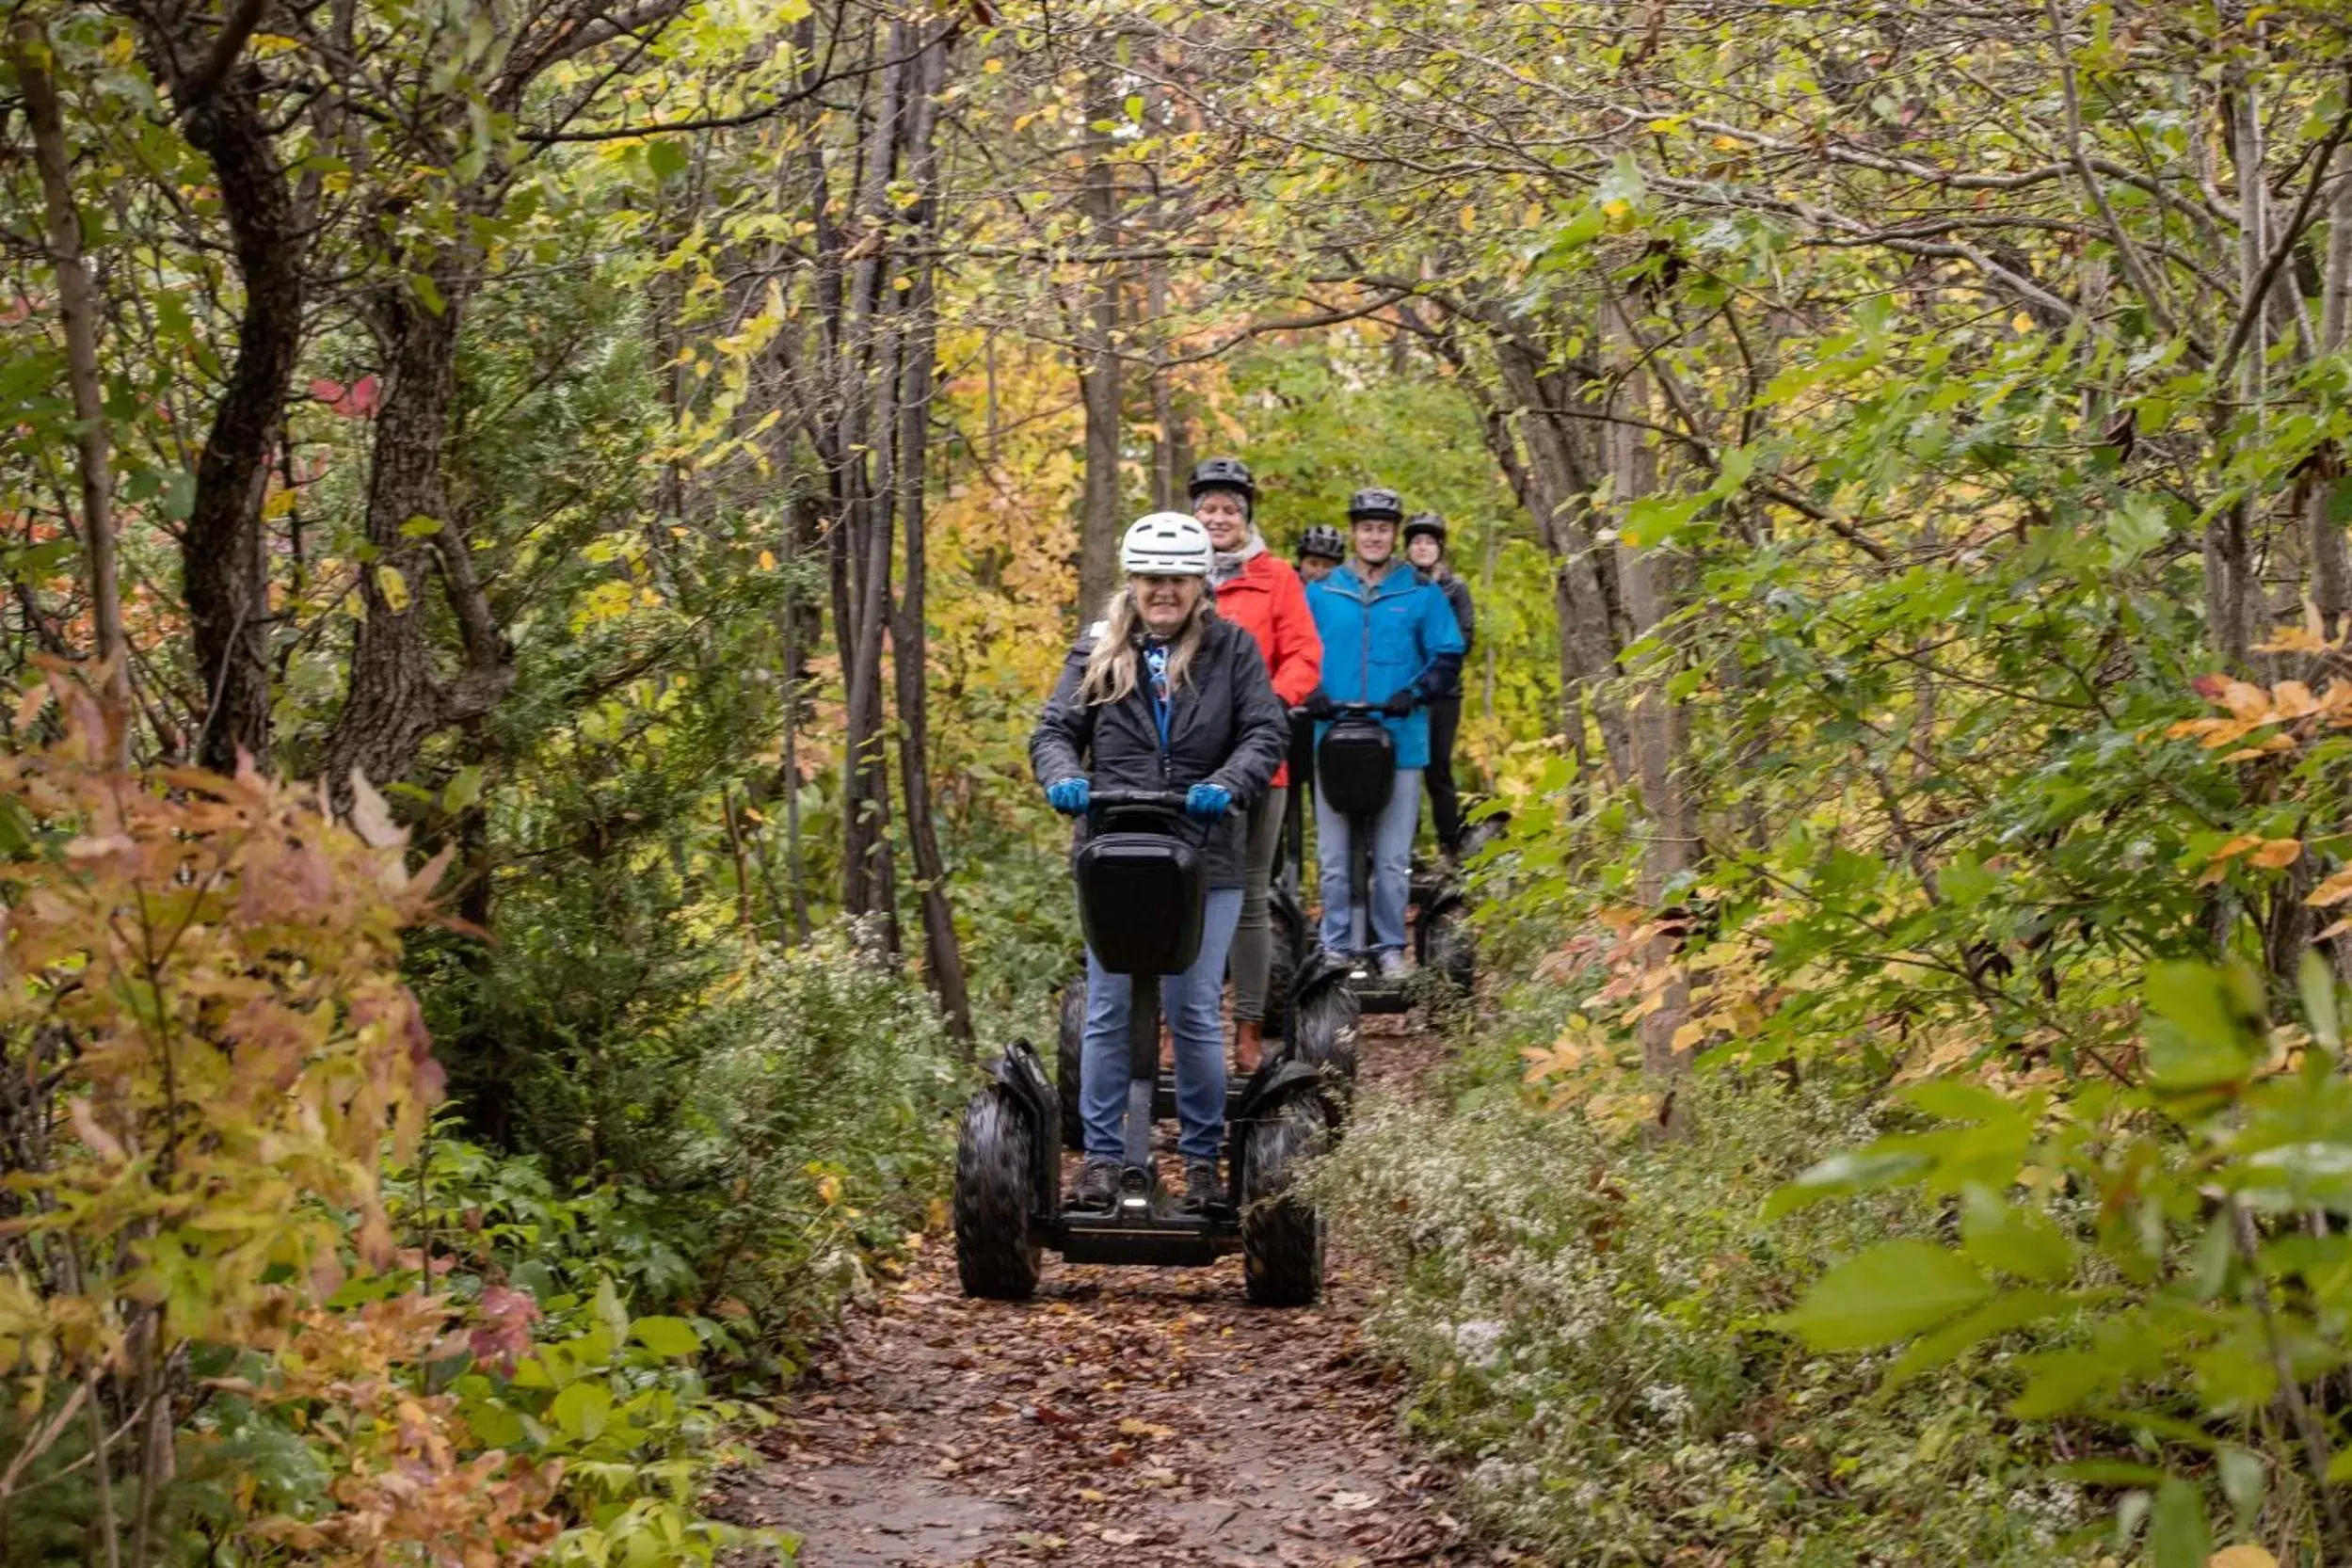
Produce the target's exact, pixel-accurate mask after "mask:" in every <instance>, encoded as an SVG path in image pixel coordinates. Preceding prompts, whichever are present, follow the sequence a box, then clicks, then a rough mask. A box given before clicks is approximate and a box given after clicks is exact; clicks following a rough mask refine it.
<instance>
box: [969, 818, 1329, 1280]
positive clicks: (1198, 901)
mask: <svg viewBox="0 0 2352 1568" xmlns="http://www.w3.org/2000/svg"><path fill="white" fill-rule="evenodd" d="M1183 813H1184V797H1183V796H1182V795H1181V794H1171V793H1163V792H1158V791H1129V790H1101V791H1096V792H1095V794H1094V797H1093V800H1092V801H1091V802H1090V804H1089V806H1088V815H1089V818H1090V821H1091V824H1092V825H1093V827H1094V829H1095V831H1094V833H1093V834H1092V835H1091V836H1090V837H1089V838H1088V840H1086V842H1085V843H1084V844H1083V845H1081V846H1080V849H1079V852H1078V854H1077V856H1075V858H1074V869H1075V872H1076V877H1077V882H1078V898H1079V916H1080V922H1081V924H1082V925H1083V926H1084V928H1085V932H1086V943H1087V946H1088V947H1089V948H1090V949H1091V950H1093V952H1094V954H1095V957H1096V961H1097V962H1098V963H1100V964H1101V965H1102V967H1103V968H1106V969H1108V970H1109V971H1111V972H1112V973H1113V974H1124V975H1127V976H1128V977H1129V979H1130V982H1131V984H1132V985H1133V993H1132V996H1131V999H1130V1006H1129V1009H1128V1096H1127V1112H1126V1115H1125V1117H1124V1119H1123V1125H1122V1141H1123V1145H1124V1146H1123V1149H1122V1154H1121V1165H1122V1169H1121V1171H1120V1175H1119V1192H1118V1195H1117V1197H1116V1199H1115V1200H1114V1202H1113V1203H1112V1207H1111V1208H1107V1209H1081V1208H1078V1207H1076V1205H1075V1204H1073V1203H1071V1202H1070V1201H1068V1200H1067V1199H1066V1198H1065V1197H1064V1194H1063V1192H1062V1190H1061V1160H1060V1158H1059V1146H1060V1144H1062V1142H1063V1141H1062V1140H1061V1139H1060V1138H1058V1137H1056V1136H1055V1134H1056V1133H1057V1132H1058V1131H1059V1130H1060V1125H1061V1117H1060V1114H1059V1108H1058V1107H1057V1105H1056V1103H1055V1097H1054V1091H1053V1086H1052V1085H1051V1084H1050V1083H1048V1081H1047V1079H1046V1072H1045V1064H1043V1063H1042V1062H1040V1061H1039V1060H1038V1058H1037V1053H1036V1050H1035V1049H1034V1048H1032V1046H1031V1045H1030V1043H1029V1042H1028V1041H1027V1040H1016V1041H1015V1042H1014V1043H1013V1045H1012V1046H1011V1047H1010V1048H1007V1049H1006V1051H1005V1053H1004V1055H1003V1057H1002V1058H1001V1059H1000V1061H999V1062H998V1064H997V1069H996V1076H995V1080H994V1081H993V1082H991V1083H989V1084H987V1085H986V1086H985V1087H984V1088H982V1089H981V1090H980V1092H979V1093H978V1094H976V1095H974V1096H972V1098H971V1101H970V1103H969V1104H968V1106H967V1107H966V1108H965V1112H964V1125H963V1128H962V1131H961V1133H960V1135H959V1136H958V1138H957V1141H956V1151H955V1265H956V1273H957V1276H958V1277H959V1279H960V1280H961V1281H962V1284H963V1288H964V1293H965V1294H966V1295H969V1296H984V1297H993V1298H997V1299H1000V1300H1020V1299H1023V1298H1026V1297H1027V1296H1029V1295H1030V1294H1031V1293H1032V1291H1034V1290H1035V1289H1036V1288H1037V1279H1038V1273H1039V1263H1040V1258H1041V1256H1042V1254H1043V1253H1044V1252H1046V1251H1048V1250H1051V1251H1054V1252H1058V1253H1060V1254H1061V1255H1062V1256H1064V1257H1065V1258H1067V1259H1068V1260H1070V1261H1071V1262H1073V1263H1109V1264H1140V1265H1146V1266H1159V1267H1167V1266H1175V1267H1192V1266H1197V1265H1201V1264H1206V1263H1210V1262H1213V1261H1215V1260H1216V1259H1217V1258H1219V1257H1222V1256H1224V1255H1225V1254H1227V1253H1231V1252H1237V1251H1238V1252H1240V1254H1241V1256H1242V1277H1243V1280H1244V1283H1245V1285H1246V1287H1247V1288H1248V1292H1249V1297H1250V1300H1252V1301H1253V1302H1256V1303H1258V1304H1261V1305H1267V1306H1297V1305H1304V1304H1307V1303H1310V1302H1313V1301H1314V1300H1315V1299H1316V1298H1317V1297H1318V1296H1319V1295H1320V1293H1321V1291H1322V1281H1323V1220H1322V1215H1321V1214H1320V1212H1319V1211H1318V1210H1317V1209H1316V1208H1314V1207H1313V1206H1312V1205H1310V1204H1308V1203H1307V1202H1306V1201H1305V1200H1304V1198H1302V1197H1301V1196H1299V1195H1298V1194H1297V1193H1295V1192H1292V1191H1291V1184H1292V1181H1293V1179H1294V1177H1295V1176H1296V1174H1297V1171H1298V1167H1299V1164H1300V1162H1301V1161H1302V1160H1304V1159H1305V1158H1306V1157H1308V1156H1309V1155H1311V1154H1313V1153H1315V1152H1317V1151H1318V1150H1319V1149H1320V1148H1321V1147H1323V1146H1324V1144H1326V1143H1327V1142H1328V1140H1329V1139H1330V1137H1331V1135H1332V1133H1333V1131H1334V1129H1335V1128H1336V1125H1337V1122H1338V1117H1339V1107H1338V1105H1337V1104H1336V1102H1335V1100H1334V1097H1333V1096H1332V1095H1331V1094H1330V1093H1329V1091H1328V1089H1327V1087H1326V1085H1325V1081H1324V1078H1323V1075H1322V1074H1321V1073H1320V1072H1319V1071H1317V1070H1316V1069H1315V1068H1314V1067H1313V1066H1311V1065H1308V1064H1305V1063H1304V1062H1300V1061H1297V1060H1295V1059H1294V1058H1293V1057H1292V1055H1291V1053H1289V1052H1288V1051H1284V1052H1278V1053H1270V1054H1269V1056H1268V1058H1267V1060H1266V1062H1265V1063H1264V1064H1262V1065H1261V1066H1260V1067H1259V1068H1258V1070H1257V1072H1256V1074H1254V1075H1253V1076H1252V1077H1251V1079H1250V1080H1249V1082H1248V1083H1247V1084H1246V1085H1244V1086H1243V1088H1242V1089H1241V1091H1240V1096H1239V1099H1238V1104H1237V1105H1236V1107H1235V1110H1234V1112H1233V1113H1231V1114H1230V1115H1229V1116H1228V1118H1227V1121H1226V1149H1225V1169H1226V1178H1225V1189H1224V1192H1223V1193H1222V1194H1220V1196H1219V1197H1218V1198H1216V1199H1215V1200H1212V1201H1211V1202H1209V1203H1208V1204H1207V1205H1205V1206H1203V1208H1200V1209H1198V1210H1195V1211H1188V1210H1185V1209H1182V1208H1178V1207H1177V1206H1176V1203H1175V1201H1174V1200H1173V1198H1172V1197H1171V1196H1170V1194H1168V1193H1167V1192H1164V1191H1163V1190H1162V1189H1161V1187H1160V1176H1159V1172H1158V1169H1157V1167H1156V1165H1155V1163H1154V1161H1153V1160H1152V1153H1151V1124H1152V1113H1153V1110H1154V1105H1153V1101H1154V1097H1155V1089H1156V1088H1157V1085H1158V1080H1159V1077H1160V977H1161V976H1162V975H1166V974H1175V973H1178V972H1180V971H1182V970H1183V969H1184V968H1186V966H1188V965H1190V964H1191V963H1192V960H1193V958H1194V957H1195V956H1196V955H1197V954H1198V952H1200V940H1201V920H1202V914H1203V908H1204V905H1205V904H1206V902H1207V891H1206V879H1205V876H1204V873H1203V871H1202V866H1201V858H1200V853H1199V849H1198V847H1197V844H1196V841H1195V840H1194V838H1193V836H1192V828H1191V824H1189V823H1188V821H1187V819H1186V818H1185V816H1184V814H1183Z"/></svg>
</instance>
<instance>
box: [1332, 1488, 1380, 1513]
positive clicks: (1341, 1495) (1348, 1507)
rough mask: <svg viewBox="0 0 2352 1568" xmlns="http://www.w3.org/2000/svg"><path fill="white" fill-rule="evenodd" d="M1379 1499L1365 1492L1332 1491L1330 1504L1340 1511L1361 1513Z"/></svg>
mask: <svg viewBox="0 0 2352 1568" xmlns="http://www.w3.org/2000/svg"><path fill="white" fill-rule="evenodd" d="M1379 1501H1380V1499H1379V1498H1378V1497H1376V1496H1372V1495H1371V1494H1369V1493H1367V1492H1334V1493H1333V1494H1332V1495H1331V1506H1332V1507H1333V1508H1334V1509H1336V1510H1337V1511H1338V1512H1341V1513H1361V1512H1364V1511H1365V1510H1366V1509H1368V1508H1371V1507H1373V1506H1374V1505H1376V1504H1377V1503H1379Z"/></svg>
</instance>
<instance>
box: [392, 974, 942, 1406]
mask: <svg viewBox="0 0 2352 1568" xmlns="http://www.w3.org/2000/svg"><path fill="white" fill-rule="evenodd" d="M580 941H581V943H582V946H581V948H579V949H577V950H573V951H570V952H563V951H560V950H559V949H558V948H557V947H556V946H555V945H553V944H551V946H550V948H549V949H548V950H546V951H545V952H544V954H543V957H544V961H546V962H548V963H549V964H550V965H552V966H553V968H554V975H555V977H556V979H560V978H561V977H565V976H570V977H574V978H577V977H578V976H579V973H580V966H582V965H584V964H599V965H603V966H606V967H607V980H606V988H605V992H604V995H603V997H602V998H601V999H600V1000H601V1002H602V1003H603V1004H605V1005H608V1006H611V1007H612V1009H613V1012H612V1014H611V1015H610V1017H611V1018H612V1020H613V1021H611V1022H609V1023H604V1024H602V1025H601V1026H600V1030H599V1032H598V1034H597V1035H596V1036H595V1037H596V1038H598V1039H600V1040H601V1041H603V1042H605V1044H604V1045H603V1047H602V1048H601V1050H600V1053H597V1054H590V1053H587V1052H580V1053H576V1054H571V1055H569V1056H568V1057H556V1058H553V1059H552V1060H545V1061H543V1062H542V1063H541V1064H539V1065H538V1066H537V1067H536V1070H535V1071H534V1072H533V1073H532V1074H531V1075H530V1076H529V1077H527V1078H525V1079H524V1080H522V1081H521V1082H520V1084H518V1085H517V1086H516V1104H517V1109H518V1116H519V1126H520V1128H522V1129H523V1131H524V1134H525V1136H526V1138H527V1140H528V1142H529V1143H530V1144H533V1145H535V1146H536V1147H538V1148H541V1149H543V1150H544V1151H545V1152H544V1160H545V1161H546V1168H547V1169H548V1170H549V1171H551V1172H552V1173H554V1174H555V1176H556V1178H557V1180H558V1181H559V1182H560V1183H563V1184H569V1183H573V1182H583V1183H585V1182H594V1183H597V1184H598V1189H597V1191H596V1192H594V1193H592V1194H591V1195H590V1196H589V1197H588V1198H586V1199H584V1200H581V1201H584V1202H587V1203H591V1204H593V1205H595V1206H596V1208H595V1211H594V1212H595V1218H594V1223H593V1224H591V1225H589V1226H588V1227H587V1230H586V1235H585V1237H584V1241H585V1242H586V1244H592V1245H593V1246H594V1247H595V1248H597V1249H598V1251H599V1253H600V1255H604V1256H609V1257H610V1258H611V1259H612V1260H613V1261H614V1262H615V1263H616V1264H618V1265H619V1266H620V1267H621V1268H622V1269H623V1270H624V1271H625V1277H626V1279H627V1280H628V1281H629V1282H631V1283H632V1286H633V1290H634V1292H635V1293H636V1294H638V1295H639V1296H640V1298H641V1299H645V1300H649V1301H657V1302H679V1303H684V1304H691V1305H692V1307H693V1308H694V1310H696V1311H697V1312H703V1313H709V1314H714V1315H721V1316H724V1317H725V1318H727V1319H728V1320H729V1321H730V1323H732V1324H733V1325H734V1326H733V1327H732V1328H730V1330H729V1333H728V1336H726V1344H727V1346H728V1350H729V1352H730V1353H731V1354H732V1355H734V1356H736V1357H739V1358H743V1359H744V1360H747V1361H750V1362H753V1363H757V1364H762V1365H770V1364H772V1363H773V1361H774V1359H775V1358H776V1357H778V1356H781V1357H783V1358H784V1359H785V1360H786V1361H787V1362H789V1361H790V1360H791V1359H792V1357H793V1356H794V1355H795V1354H796V1352H797V1346H798V1345H799V1344H800V1343H801V1342H803V1341H804V1340H805V1339H806V1338H808V1336H810V1335H812V1334H813V1333H814V1332H816V1331H817V1330H818V1329H819V1328H821V1327H822V1326H823V1325H824V1323H825V1322H826V1321H827V1320H829V1318H830V1315H831V1312H832V1309H833V1307H834V1306H835V1305H836V1304H838V1302H839V1301H840V1299H841V1298H842V1297H843V1296H844V1295H845V1294H847V1293H850V1292H853V1291H856V1290H859V1289H862V1288H864V1286H865V1281H866V1278H867V1268H868V1264H867V1258H868V1256H869V1254H871V1253H872V1252H875V1251H884V1252H887V1251H888V1250H890V1249H892V1248H895V1247H896V1246H897V1245H898V1244H899V1242H900V1241H901V1240H902V1239H903V1237H904V1234H905V1233H906V1232H907V1231H908V1230H909V1229H911V1228H920V1226H921V1225H923V1224H926V1223H927V1219H928V1215H929V1213H930V1208H931V1205H932V1203H933V1200H934V1198H935V1196H936V1193H937V1192H938V1191H939V1188H940V1183H941V1180H942V1178H943V1174H944V1169H945V1160H946V1158H947V1154H948V1150H949V1147H950V1142H949V1141H950V1136H951V1131H952V1128H951V1121H950V1116H951V1112H952V1109H953V1107H954V1106H955V1105H956V1104H958V1103H960V1101H961V1099H962V1096H963V1093H964V1088H965V1069H964V1067H963V1065H962V1064H961V1061H960V1058H959V1057H958V1055H957V1053H956V1052H955V1051H954V1050H953V1048H952V1046H951V1045H950V1043H949V1041H948V1039H947V1037H946V1033H945V1031H944V1030H943V1028H942V1027H941V1025H940V1022H939V1018H938V1015H937V1011H936V1007H935V1006H934V1005H933V1003H932V1001H931V1000H930V998H929V997H928V996H927V995H926V994H925V993H924V992H923V991H922V990H921V989H920V987H919V986H916V985H914V984H910V983H909V982H907V981H906V980H905V979H904V978H903V977H902V976H901V975H899V974H898V973H897V971H896V970H895V968H893V967H892V966H890V965H889V964H888V963H886V962H884V961H882V960H880V959H878V958H876V957H873V956H872V955H871V954H869V953H866V952H862V951H861V950H860V949H858V948H857V946H856V944H855V942H854V941H853V939H852V936H851V934H850V933H849V932H847V931H845V930H844V931H837V932H832V933H828V934H826V935H825V936H824V938H823V939H822V940H820V941H819V942H817V943H816V944H814V945H812V946H809V947H807V948H804V949H801V950H799V951H797V952H793V953H792V954H789V955H781V956H778V955H772V954H759V953H745V952H743V951H742V950H741V949H740V948H736V947H735V946H734V944H733V943H732V942H730V941H726V940H721V941H719V942H717V943H714V944H712V945H711V947H710V951H709V952H708V953H707V954H706V955H705V956H706V958H708V959H709V960H711V962H709V963H707V964H701V965H697V964H695V963H693V962H691V961H689V960H687V959H685V958H682V957H680V958H679V959H677V960H676V962H677V964H678V966H679V967H678V968H673V969H669V970H663V969H660V968H650V972H648V969H649V967H648V966H647V965H646V964H645V962H644V959H645V955H644V954H642V953H638V954H632V953H628V952H620V951H618V950H617V945H616V943H615V942H614V941H613V939H612V938H611V936H589V935H588V934H586V933H585V932H583V933H581V934H580ZM718 960H731V961H732V962H733V963H735V964H737V965H739V966H740V968H733V969H730V970H726V971H721V970H719V969H718V968H717V962H716V961H718ZM556 979H551V980H550V981H549V982H548V984H556ZM550 994H562V993H559V992H551V993H550ZM565 1061H568V1062H569V1063H570V1064H571V1067H572V1070H571V1071H570V1072H568V1073H567V1072H565V1071H564V1070H562V1067H561V1065H560V1064H562V1063H564V1062H565ZM537 1169H538V1166H537V1164H536V1162H530V1163H526V1164H524V1165H522V1166H520V1167H515V1166H502V1167H499V1168H497V1170H496V1171H495V1172H494V1173H486V1174H485V1176H483V1179H491V1177H492V1176H493V1175H494V1176H495V1179H496V1181H497V1182H498V1183H500V1184H501V1189H500V1194H499V1195H501V1196H503V1198H504V1200H505V1201H506V1202H507V1203H508V1204H510V1205H512V1206H515V1207H516V1208H517V1213H516V1215H515V1216H514V1217H513V1219H512V1220H511V1222H510V1223H513V1224H530V1225H532V1226H534V1227H536V1228H538V1229H540V1230H542V1231H544V1232H545V1236H544V1240H542V1243H541V1244H542V1245H543V1246H546V1247H549V1248H554V1249H560V1248H562V1247H565V1246H568V1245H571V1244H576V1243H575V1242H574V1241H570V1240H567V1237H568V1235H569V1229H568V1226H569V1224H570V1222H569V1221H568V1220H565V1221H559V1220H557V1219H554V1218H550V1219H547V1220H540V1219H537V1218H533V1217H531V1214H530V1210H532V1209H533V1208H541V1207H549V1206H553V1205H554V1192H555V1191H556V1190H557V1189H556V1188H554V1187H552V1186H551V1185H550V1183H549V1181H548V1180H547V1179H546V1178H543V1177H539V1176H536V1171H537ZM555 1207H556V1208H561V1206H555ZM565 1211H567V1212H571V1213H577V1212H579V1210H576V1209H572V1210H565ZM449 1222H450V1217H449V1216H447V1215H442V1216H440V1217H439V1218H437V1220H436V1224H437V1225H439V1224H448V1223H449ZM524 1267H528V1265H527V1264H526V1265H524Z"/></svg>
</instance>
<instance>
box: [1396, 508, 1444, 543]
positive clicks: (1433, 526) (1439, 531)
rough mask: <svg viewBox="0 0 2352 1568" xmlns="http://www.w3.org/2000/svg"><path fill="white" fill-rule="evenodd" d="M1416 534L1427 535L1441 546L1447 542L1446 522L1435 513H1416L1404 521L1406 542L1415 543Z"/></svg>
mask: <svg viewBox="0 0 2352 1568" xmlns="http://www.w3.org/2000/svg"><path fill="white" fill-rule="evenodd" d="M1416 534H1427V535H1428V536H1430V537H1431V538H1432V539H1435V540H1436V541H1437V542H1438V543H1439V544H1444V543H1445V542H1446V520H1445V519H1444V518H1441V517H1439V516H1438V515H1437V514H1436V513H1435V512H1416V513H1414V514H1413V515H1412V516H1411V517H1409V518H1407V519H1405V520H1404V541H1405V543H1407V544H1411V543H1412V542H1413V536H1415V535H1416Z"/></svg>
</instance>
